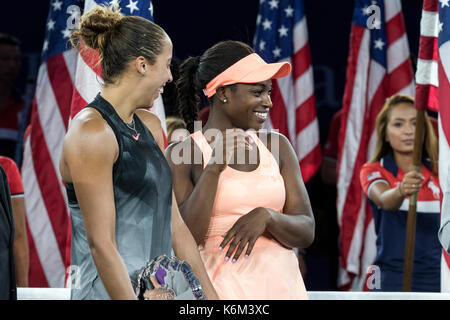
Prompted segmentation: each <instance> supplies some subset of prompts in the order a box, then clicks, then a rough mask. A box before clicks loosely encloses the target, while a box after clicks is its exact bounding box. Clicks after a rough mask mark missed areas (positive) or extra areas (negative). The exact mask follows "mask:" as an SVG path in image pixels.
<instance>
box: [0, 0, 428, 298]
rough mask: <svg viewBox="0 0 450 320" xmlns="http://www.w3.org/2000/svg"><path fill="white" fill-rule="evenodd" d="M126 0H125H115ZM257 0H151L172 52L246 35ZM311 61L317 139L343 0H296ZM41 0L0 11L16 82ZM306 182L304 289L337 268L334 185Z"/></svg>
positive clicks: (416, 28) (334, 90)
mask: <svg viewBox="0 0 450 320" xmlns="http://www.w3.org/2000/svg"><path fill="white" fill-rule="evenodd" d="M123 1H126V0H123ZM422 3H423V1H422V0H402V6H403V14H404V19H405V25H406V30H407V34H408V39H409V44H410V50H411V53H412V54H413V55H416V56H417V52H418V46H419V32H420V17H421V10H422ZM258 4H259V1H258V0H226V1H224V0H223V1H217V0H209V1H207V0H198V1H195V0H192V1H185V0H179V1H174V0H153V6H154V19H155V22H156V23H158V24H159V25H161V26H162V27H163V28H164V29H165V31H166V32H167V34H168V35H169V36H170V37H171V39H172V42H173V45H174V57H175V60H182V59H185V58H186V57H188V56H191V55H193V56H196V55H200V54H202V53H203V52H204V51H205V50H206V49H207V48H208V47H210V46H212V45H213V44H215V43H216V42H218V41H221V40H227V39H233V40H240V41H243V42H247V43H249V44H250V45H251V44H252V42H253V34H254V32H255V26H256V16H257V13H258ZM304 6H305V11H306V16H307V21H308V32H309V43H310V48H311V56H312V63H313V68H314V82H315V83H314V86H315V97H316V106H317V115H318V118H319V127H320V137H321V143H322V145H323V144H324V143H325V140H326V138H327V134H328V126H329V124H330V121H331V117H332V116H333V114H334V113H335V112H336V111H337V110H339V109H340V108H341V101H342V95H343V91H344V85H345V69H346V63H347V54H348V44H349V34H350V25H351V19H352V15H353V1H351V0H321V1H317V0H304ZM48 8H49V1H48V0H34V1H26V2H23V1H15V2H11V1H8V2H7V5H6V6H5V5H4V6H3V9H2V11H1V12H0V32H6V33H10V34H12V35H14V36H16V37H17V38H19V39H20V40H21V41H22V46H21V48H22V52H23V65H22V71H21V75H20V78H19V79H18V81H17V87H18V88H19V90H21V91H22V92H24V90H25V85H26V79H27V78H31V79H33V78H35V76H36V74H37V69H38V66H39V63H40V61H39V59H40V52H41V49H42V44H43V41H44V33H45V24H46V20H47V13H48ZM0 116H1V115H0ZM307 188H308V191H309V195H310V198H311V203H312V206H313V211H314V215H315V218H316V237H315V241H314V243H313V245H312V246H311V247H310V248H308V249H307V250H306V252H307V253H306V265H307V274H306V277H305V284H306V286H307V289H309V290H335V289H336V272H337V269H336V268H337V235H338V233H337V232H338V230H337V225H336V211H335V196H336V190H335V188H334V187H330V186H324V185H323V184H322V183H321V180H320V177H319V175H316V176H315V177H314V178H313V179H312V180H311V181H310V182H309V183H308V184H307Z"/></svg>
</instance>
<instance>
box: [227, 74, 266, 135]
mask: <svg viewBox="0 0 450 320" xmlns="http://www.w3.org/2000/svg"><path fill="white" fill-rule="evenodd" d="M271 91H272V82H271V80H266V81H263V82H258V83H252V84H247V83H238V84H236V85H234V86H233V88H232V89H230V90H229V92H230V94H229V97H230V99H229V100H230V104H229V105H227V106H225V110H226V112H227V114H228V115H229V117H230V119H231V121H232V123H233V125H234V126H235V127H237V128H241V129H244V130H248V129H254V130H259V129H261V127H262V124H263V123H264V122H265V121H266V119H267V117H268V115H269V109H270V108H271V107H272V100H271V98H270V93H271Z"/></svg>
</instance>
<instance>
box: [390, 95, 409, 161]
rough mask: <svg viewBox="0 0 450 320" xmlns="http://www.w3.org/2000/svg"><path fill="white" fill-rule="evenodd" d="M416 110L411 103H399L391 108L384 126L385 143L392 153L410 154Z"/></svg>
mask: <svg viewBox="0 0 450 320" xmlns="http://www.w3.org/2000/svg"><path fill="white" fill-rule="evenodd" d="M416 117H417V110H416V109H415V108H414V105H413V104H411V103H404V102H403V103H399V104H397V105H395V106H393V107H392V109H391V111H390V113H389V116H388V121H387V126H386V141H387V142H389V144H390V145H391V147H392V150H393V151H394V153H396V152H397V153H412V152H413V149H414V135H415V132H416Z"/></svg>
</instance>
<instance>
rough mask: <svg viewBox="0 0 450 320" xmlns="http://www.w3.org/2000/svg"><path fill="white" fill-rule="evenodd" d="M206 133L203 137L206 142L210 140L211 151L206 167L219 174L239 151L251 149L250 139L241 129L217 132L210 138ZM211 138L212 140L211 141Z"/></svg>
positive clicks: (251, 140)
mask: <svg viewBox="0 0 450 320" xmlns="http://www.w3.org/2000/svg"><path fill="white" fill-rule="evenodd" d="M210 130H213V129H210ZM207 133H208V131H206V132H205V134H206V136H205V137H206V138H207V140H212V142H211V143H210V146H211V149H212V150H213V152H212V155H211V159H210V161H209V163H208V167H210V168H211V167H214V168H215V169H217V170H218V171H219V172H222V171H223V170H225V168H226V167H227V165H228V164H230V163H231V161H232V159H233V158H234V155H237V154H239V151H240V150H252V149H253V147H252V146H251V143H252V142H253V139H252V137H251V136H250V135H249V134H248V133H246V132H245V131H244V130H242V129H227V130H224V131H218V130H217V133H216V134H215V135H214V136H212V137H208V134H207ZM213 137H214V139H212V138H213ZM240 152H242V151H240Z"/></svg>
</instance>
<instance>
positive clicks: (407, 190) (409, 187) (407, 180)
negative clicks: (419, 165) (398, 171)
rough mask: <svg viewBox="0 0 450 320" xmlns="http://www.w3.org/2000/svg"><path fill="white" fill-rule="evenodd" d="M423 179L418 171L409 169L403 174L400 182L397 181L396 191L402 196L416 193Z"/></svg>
mask: <svg viewBox="0 0 450 320" xmlns="http://www.w3.org/2000/svg"><path fill="white" fill-rule="evenodd" d="M424 179H425V178H424V177H423V176H422V174H421V173H420V172H417V171H415V170H411V171H409V172H408V173H406V174H405V176H404V177H403V180H402V182H400V183H399V185H398V191H399V192H400V194H401V195H402V196H403V197H405V196H407V195H411V194H414V193H417V192H419V191H420V188H422V182H423V180H424Z"/></svg>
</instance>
